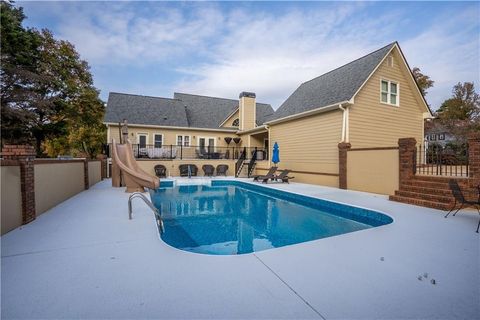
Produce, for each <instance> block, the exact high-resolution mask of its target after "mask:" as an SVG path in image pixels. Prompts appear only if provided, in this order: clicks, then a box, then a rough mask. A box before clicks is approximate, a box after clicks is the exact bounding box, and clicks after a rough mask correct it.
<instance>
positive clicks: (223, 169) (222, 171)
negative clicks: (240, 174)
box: [217, 164, 228, 176]
mask: <svg viewBox="0 0 480 320" xmlns="http://www.w3.org/2000/svg"><path fill="white" fill-rule="evenodd" d="M227 171H228V165H226V164H219V165H218V166H217V176H219V175H221V174H222V175H224V176H227Z"/></svg>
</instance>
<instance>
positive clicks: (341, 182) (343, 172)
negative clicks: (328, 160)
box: [338, 142, 352, 189]
mask: <svg viewBox="0 0 480 320" xmlns="http://www.w3.org/2000/svg"><path fill="white" fill-rule="evenodd" d="M351 147H352V145H351V144H350V143H348V142H340V143H339V144H338V174H339V177H338V187H339V188H340V189H347V152H348V150H349V149H350V148H351Z"/></svg>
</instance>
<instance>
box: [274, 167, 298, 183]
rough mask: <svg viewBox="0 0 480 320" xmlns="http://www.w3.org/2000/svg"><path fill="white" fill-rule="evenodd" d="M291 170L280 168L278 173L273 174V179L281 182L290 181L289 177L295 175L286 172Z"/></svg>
mask: <svg viewBox="0 0 480 320" xmlns="http://www.w3.org/2000/svg"><path fill="white" fill-rule="evenodd" d="M290 172H291V170H288V169H285V170H282V172H280V174H279V175H275V176H274V179H275V181H278V180H281V181H282V183H285V182H286V183H290V181H289V180H290V179H293V178H295V177H289V176H288V174H289V173H290Z"/></svg>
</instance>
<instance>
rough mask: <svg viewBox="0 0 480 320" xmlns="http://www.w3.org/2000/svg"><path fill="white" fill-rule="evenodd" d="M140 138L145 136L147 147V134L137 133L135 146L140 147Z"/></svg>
mask: <svg viewBox="0 0 480 320" xmlns="http://www.w3.org/2000/svg"><path fill="white" fill-rule="evenodd" d="M140 136H145V144H146V145H148V133H142V132H138V133H137V144H138V145H140Z"/></svg>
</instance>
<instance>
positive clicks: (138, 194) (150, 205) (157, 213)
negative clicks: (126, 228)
mask: <svg viewBox="0 0 480 320" xmlns="http://www.w3.org/2000/svg"><path fill="white" fill-rule="evenodd" d="M135 198H140V199H142V200H143V202H145V203H146V204H147V206H148V207H149V208H150V209H152V211H153V213H155V216H156V217H157V223H158V224H159V226H160V227H161V230H162V232H164V231H165V229H164V227H163V220H162V217H161V216H160V211H159V210H158V209H157V208H155V206H154V205H153V203H152V202H151V201H150V200H148V198H147V197H146V196H145V195H144V194H142V193H141V192H134V193H132V194H131V195H130V196H129V197H128V219H129V220H132V200H133V199H135Z"/></svg>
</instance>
